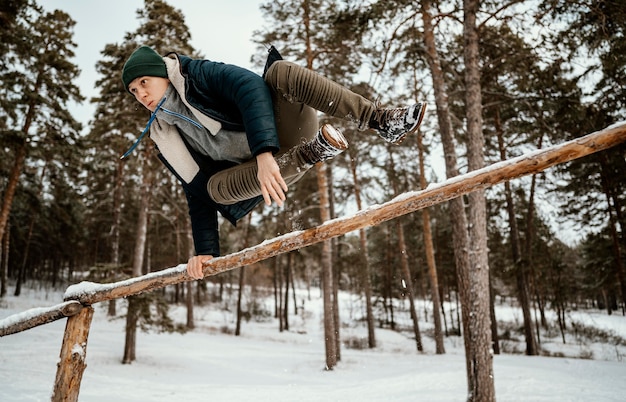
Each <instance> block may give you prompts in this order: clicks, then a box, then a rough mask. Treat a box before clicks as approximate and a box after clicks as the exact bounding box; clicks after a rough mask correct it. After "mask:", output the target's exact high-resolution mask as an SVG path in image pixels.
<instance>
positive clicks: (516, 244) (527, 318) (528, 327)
mask: <svg viewBox="0 0 626 402" xmlns="http://www.w3.org/2000/svg"><path fill="white" fill-rule="evenodd" d="M495 128H496V134H497V137H498V148H499V150H500V159H501V160H503V161H504V160H506V159H507V156H506V150H505V148H504V138H503V134H502V127H501V124H500V113H499V109H496V121H495ZM504 194H505V197H506V209H507V213H508V216H509V233H510V238H511V253H512V256H513V264H514V265H515V277H516V283H517V295H518V301H519V304H520V307H521V308H522V317H523V318H524V337H525V340H526V354H527V355H528V356H535V355H537V354H538V350H537V340H536V339H535V333H534V324H533V319H532V315H531V311H530V310H531V308H530V295H529V290H528V274H527V272H526V267H527V264H526V263H525V262H524V260H523V258H522V247H521V243H520V238H519V229H518V227H517V216H516V213H515V202H514V201H513V194H512V191H511V183H510V182H508V181H507V182H505V183H504ZM492 324H493V323H492ZM494 342H497V339H495V340H494Z"/></svg>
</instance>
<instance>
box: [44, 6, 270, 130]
mask: <svg viewBox="0 0 626 402" xmlns="http://www.w3.org/2000/svg"><path fill="white" fill-rule="evenodd" d="M38 3H39V4H40V5H41V6H43V7H44V9H45V10H46V11H52V10H55V9H58V10H62V11H64V12H66V13H67V14H69V15H70V17H72V19H73V20H74V21H76V25H75V27H74V42H75V43H76V44H77V47H76V48H75V54H76V58H75V60H74V62H75V63H76V64H77V65H78V67H79V68H80V70H81V74H80V77H79V80H78V82H77V84H78V86H79V87H80V89H81V92H82V94H83V96H85V97H86V98H87V100H86V101H85V102H84V103H83V104H82V105H77V104H72V105H70V108H71V111H72V114H73V116H74V117H75V118H76V119H77V120H79V121H80V122H82V123H83V125H84V126H85V127H86V126H87V124H88V122H89V120H90V119H91V118H92V117H93V114H94V111H95V107H94V106H93V105H92V104H91V103H90V102H89V99H90V98H92V97H93V96H95V95H97V93H98V92H97V88H95V82H96V80H98V79H99V78H100V77H99V76H98V74H97V72H96V68H95V66H96V63H97V62H98V60H99V59H100V52H101V51H102V50H103V49H104V46H105V45H106V44H109V43H121V42H122V41H123V40H124V36H125V35H126V33H128V32H132V31H134V30H135V29H137V28H138V27H139V20H138V19H137V10H138V9H140V8H142V7H143V4H144V2H143V0H106V1H84V0H39V1H38ZM169 4H170V5H172V6H173V7H175V8H176V9H178V10H181V11H182V13H183V15H184V16H185V22H186V24H187V26H188V27H189V31H190V32H191V45H192V46H193V47H194V48H195V49H196V50H197V51H198V52H200V53H201V54H203V55H204V56H205V57H206V58H208V59H211V60H216V61H223V62H225V63H231V64H237V65H239V66H242V67H246V68H250V69H252V68H253V67H252V65H251V63H250V57H251V56H252V55H253V53H254V52H255V51H258V50H257V49H256V46H255V44H254V43H253V42H252V38H253V32H254V31H255V30H258V29H261V28H262V26H263V18H262V15H261V11H260V9H259V5H260V4H261V2H260V1H259V0H228V1H222V0H205V1H197V0H176V1H169ZM171 50H172V51H176V49H171ZM120 74H121V72H120Z"/></svg>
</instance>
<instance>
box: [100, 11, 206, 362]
mask: <svg viewBox="0 0 626 402" xmlns="http://www.w3.org/2000/svg"><path fill="white" fill-rule="evenodd" d="M165 16H167V18H165ZM138 18H139V19H140V20H141V25H140V27H139V28H138V29H137V30H136V31H134V32H132V33H128V34H127V35H126V37H125V40H124V42H123V43H122V44H121V45H117V44H110V45H107V46H106V47H105V49H104V51H103V56H104V58H103V60H102V61H100V62H99V63H98V71H99V73H100V74H101V75H102V77H103V78H102V79H100V80H99V81H98V82H97V85H98V87H99V88H100V95H99V96H97V97H94V99H93V101H94V102H95V103H96V104H97V109H96V118H95V120H94V124H93V127H92V130H91V132H90V140H91V141H92V147H93V148H94V150H97V152H94V153H93V155H94V157H93V158H94V159H93V164H94V165H98V168H99V169H98V174H97V175H96V172H95V170H94V171H93V172H92V173H94V176H93V177H92V178H90V180H93V181H94V183H95V184H96V186H97V187H99V188H105V189H107V190H105V191H107V192H106V194H109V195H111V196H112V198H110V199H105V200H106V201H107V204H108V205H106V207H107V208H110V210H112V214H111V216H112V217H113V220H112V221H109V225H110V227H111V233H112V234H113V236H112V239H113V241H112V245H111V249H112V250H113V253H112V256H113V258H112V262H113V264H118V263H120V260H119V258H120V257H119V256H118V255H119V254H118V251H117V249H118V247H119V246H120V242H121V240H120V235H119V233H118V232H119V231H120V230H121V229H122V225H121V219H122V218H121V217H122V216H123V215H122V214H123V213H124V211H123V210H122V209H121V208H122V205H124V202H122V200H124V199H126V200H128V204H130V205H132V204H134V201H133V200H139V201H140V202H139V204H138V205H136V207H137V210H136V217H135V218H134V219H136V221H134V222H133V225H124V226H130V227H134V228H135V229H136V230H135V234H134V235H132V236H131V237H132V238H133V239H132V241H133V243H134V251H132V252H131V255H132V257H131V258H132V261H133V262H132V269H131V274H132V275H133V276H138V275H141V274H142V273H145V272H146V271H145V270H144V269H145V261H146V260H145V259H144V256H145V254H146V249H147V248H146V244H147V241H148V240H147V237H148V235H149V234H148V212H149V210H150V209H151V205H152V204H151V201H152V197H154V194H155V193H158V192H160V191H171V189H172V188H174V186H172V178H171V175H169V174H165V171H164V169H163V168H162V167H161V166H158V165H157V162H156V160H155V159H156V158H155V157H154V152H153V145H152V144H151V143H150V141H149V140H144V141H143V143H142V144H141V145H140V147H138V148H137V149H136V150H135V151H134V154H133V155H132V156H131V157H129V158H128V159H127V160H126V161H125V162H120V160H119V158H120V155H122V154H123V152H124V151H125V150H126V149H128V148H129V147H130V145H131V144H132V141H134V139H135V138H136V137H137V135H138V134H139V133H140V132H141V131H142V130H143V126H144V125H145V123H146V121H147V119H148V117H149V115H150V112H149V111H147V110H145V109H143V107H141V106H140V105H139V104H138V103H137V102H136V101H135V100H134V99H133V97H132V96H131V95H129V94H128V92H127V91H126V89H125V88H123V85H122V82H121V71H122V67H123V65H124V63H125V61H126V60H127V59H128V57H129V56H130V54H131V53H132V52H133V51H134V50H135V49H136V48H137V47H139V46H140V45H144V44H145V45H148V46H151V47H152V48H153V49H155V51H157V52H158V53H159V54H165V53H167V52H170V51H176V52H179V53H182V54H186V55H190V56H195V51H194V50H193V48H192V47H191V46H190V45H189V41H190V34H189V29H188V28H187V26H186V25H185V23H184V16H183V15H182V14H181V12H180V11H179V10H176V9H174V8H173V7H171V6H170V5H168V4H167V3H166V2H164V1H158V0H146V1H145V7H144V9H141V10H139V11H138ZM122 163H123V164H122ZM125 186H126V188H127V191H129V192H130V194H128V195H123V194H122V193H123V189H124V187H125ZM155 188H156V189H157V190H155ZM167 198H168V199H170V200H175V199H176V197H175V196H168V197H167ZM178 198H180V197H178ZM93 201H94V202H97V203H100V202H101V201H102V199H94V200H93ZM177 201H180V200H177ZM160 209H162V207H161V208H160ZM173 209H174V210H176V209H177V208H173ZM148 257H149V255H148ZM147 269H148V270H149V269H151V267H147ZM128 310H129V313H128V314H127V326H126V331H127V337H126V345H125V348H124V351H125V352H124V358H123V362H124V363H130V362H132V361H133V360H135V358H136V354H135V342H136V335H135V334H136V328H137V322H138V320H139V319H140V316H139V311H140V310H142V307H141V305H140V300H139V298H130V300H129V308H128Z"/></svg>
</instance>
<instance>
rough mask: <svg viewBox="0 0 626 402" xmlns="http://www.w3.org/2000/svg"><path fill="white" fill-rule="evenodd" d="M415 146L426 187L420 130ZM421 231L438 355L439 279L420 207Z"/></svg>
mask: <svg viewBox="0 0 626 402" xmlns="http://www.w3.org/2000/svg"><path fill="white" fill-rule="evenodd" d="M417 148H418V151H419V153H418V154H419V169H420V187H421V188H422V189H425V188H426V187H427V181H426V172H425V169H424V144H423V143H422V132H421V131H420V130H418V132H417ZM422 226H423V228H422V231H423V235H424V248H425V252H426V264H427V265H428V281H429V283H430V297H431V299H432V301H433V321H434V324H435V349H436V353H437V354H438V355H440V354H444V353H446V350H445V347H444V344H443V330H442V328H441V314H440V311H441V301H440V299H439V279H438V278H437V266H436V264H435V247H434V245H433V234H432V230H431V227H430V213H429V212H428V208H424V209H422Z"/></svg>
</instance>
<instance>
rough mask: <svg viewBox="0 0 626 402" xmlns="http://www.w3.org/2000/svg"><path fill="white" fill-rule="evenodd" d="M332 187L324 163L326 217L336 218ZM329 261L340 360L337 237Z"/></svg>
mask: <svg viewBox="0 0 626 402" xmlns="http://www.w3.org/2000/svg"><path fill="white" fill-rule="evenodd" d="M332 188H333V169H332V166H330V165H326V189H327V194H328V219H334V218H336V215H335V194H334V193H333V191H332ZM331 249H332V253H331V261H332V262H333V264H332V265H331V266H332V271H333V303H334V305H335V308H334V309H333V321H334V322H335V334H336V335H335V353H336V355H337V361H341V336H340V333H339V332H340V330H341V322H340V320H339V278H340V277H341V272H340V266H339V264H338V263H337V261H339V242H338V239H337V238H334V239H331Z"/></svg>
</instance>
